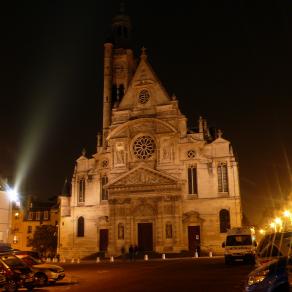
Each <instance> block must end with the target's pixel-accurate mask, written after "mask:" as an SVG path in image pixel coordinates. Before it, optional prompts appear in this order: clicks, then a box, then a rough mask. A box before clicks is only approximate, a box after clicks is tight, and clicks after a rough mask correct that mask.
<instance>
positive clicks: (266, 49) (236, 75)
mask: <svg viewBox="0 0 292 292" xmlns="http://www.w3.org/2000/svg"><path fill="white" fill-rule="evenodd" d="M5 2H9V3H6V4H3V3H1V14H2V16H1V18H0V19H1V20H0V22H1V48H0V50H1V51H0V52H1V54H0V58H1V61H0V68H1V69H0V71H1V84H0V97H1V115H0V130H1V143H0V151H1V152H0V153H1V155H0V173H1V174H2V175H3V176H7V177H9V178H10V180H11V181H12V182H13V181H17V180H19V178H20V177H21V179H20V180H21V187H20V188H21V191H22V193H23V194H35V195H37V196H38V197H39V198H41V199H43V200H45V199H46V198H50V197H53V196H55V195H58V194H60V192H61V190H62V187H63V183H64V180H65V179H66V178H68V179H70V178H71V175H72V172H73V169H74V163H75V160H76V159H77V158H78V157H79V156H80V154H81V151H82V149H83V148H86V150H87V156H88V157H90V156H91V155H92V154H94V152H95V147H96V135H97V132H98V131H99V130H100V129H101V120H102V115H101V114H102V112H101V108H102V103H101V101H102V81H103V80H102V72H103V67H102V65H103V42H104V40H105V39H106V36H107V32H108V31H109V28H110V23H111V18H112V17H113V16H114V15H115V14H116V12H117V11H118V9H119V1H110V0H107V1H103V0H102V1H101V0H95V1H94V0H87V1H73V0H71V1H69V0H68V1H61V0H59V1H53V0H50V1H45V0H42V1H5ZM289 2H290V3H289ZM291 3H292V2H291V1H281V0H278V1H244V0H238V1H234V0H230V1H220V0H218V1H207V0H201V1H199V0H197V1H189V0H188V1H184V0H183V1H176V2H174V3H172V2H166V1H151V0H147V1H144V0H139V1H126V11H127V13H128V14H129V15H130V17H131V19H132V24H133V29H134V35H133V46H134V49H135V52H136V54H137V55H139V51H140V48H141V47H142V46H145V47H146V48H147V51H148V59H149V62H150V63H151V64H152V66H153V68H154V70H155V72H156V73H157V75H158V77H159V78H160V80H161V81H162V83H163V85H164V86H165V88H166V90H167V91H168V92H169V94H172V93H175V94H176V96H177V98H178V100H179V102H180V107H181V110H182V112H183V113H184V114H185V115H186V116H187V117H188V121H189V126H190V127H194V126H196V123H197V120H198V117H199V115H202V116H203V117H205V118H207V120H208V123H209V125H210V126H214V127H218V128H221V129H222V131H223V137H224V138H225V139H228V140H230V141H231V142H232V145H233V148H234V150H235V152H236V155H237V157H238V161H239V171H240V185H241V194H242V198H243V208H244V212H245V214H246V215H247V216H248V219H249V220H250V221H251V222H252V223H257V222H258V220H259V219H260V217H261V213H262V211H263V209H264V208H265V207H269V206H271V207H272V206H273V204H274V203H275V202H276V201H277V200H278V199H281V198H283V197H285V195H287V194H288V193H289V191H290V190H291V173H289V172H290V165H291V162H292V134H291V129H290V128H291V125H292V115H291V110H292V101H291V98H292V86H291V84H292V78H291V77H292V76H291V75H292V74H291V70H292V69H291V68H292V57H291V56H292V29H291V27H292V25H291V17H290V19H289V18H288V15H289V13H291V11H292V4H291ZM289 11H290V12H289Z"/></svg>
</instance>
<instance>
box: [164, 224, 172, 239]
mask: <svg viewBox="0 0 292 292" xmlns="http://www.w3.org/2000/svg"><path fill="white" fill-rule="evenodd" d="M165 237H166V238H168V239H169V238H172V224H171V223H166V225H165Z"/></svg>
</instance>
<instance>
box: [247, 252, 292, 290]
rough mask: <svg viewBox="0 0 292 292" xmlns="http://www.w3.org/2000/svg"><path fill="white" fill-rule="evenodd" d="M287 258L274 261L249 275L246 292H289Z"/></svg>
mask: <svg viewBox="0 0 292 292" xmlns="http://www.w3.org/2000/svg"><path fill="white" fill-rule="evenodd" d="M287 261H288V259H287V258H286V257H282V258H278V259H273V260H271V261H269V262H268V263H265V264H263V265H261V266H260V267H258V268H256V269H255V270H253V271H252V272H251V273H250V274H249V275H248V280H247V283H246V285H245V290H244V291H246V292H276V291H279V292H280V291H281V292H286V291H287V292H288V291H289V275H288V269H287Z"/></svg>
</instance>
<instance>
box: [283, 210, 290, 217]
mask: <svg viewBox="0 0 292 292" xmlns="http://www.w3.org/2000/svg"><path fill="white" fill-rule="evenodd" d="M283 215H284V217H287V218H290V217H291V215H292V214H291V212H290V211H289V210H285V211H284V212H283Z"/></svg>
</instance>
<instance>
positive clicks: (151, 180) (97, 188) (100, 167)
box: [59, 12, 242, 258]
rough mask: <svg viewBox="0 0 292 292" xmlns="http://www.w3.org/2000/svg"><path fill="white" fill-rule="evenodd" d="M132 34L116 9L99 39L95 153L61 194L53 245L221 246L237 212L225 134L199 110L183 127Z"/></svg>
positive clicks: (114, 249)
mask: <svg viewBox="0 0 292 292" xmlns="http://www.w3.org/2000/svg"><path fill="white" fill-rule="evenodd" d="M130 39H131V23H130V19H129V17H128V16H127V15H125V14H124V13H123V12H121V13H120V14H119V15H117V16H116V17H114V19H113V22H112V35H111V38H110V39H109V40H108V41H107V42H106V43H105V44H104V76H103V78H104V87H103V133H102V135H101V134H98V138H97V149H96V153H94V154H93V155H92V156H91V157H87V156H86V153H85V151H84V152H83V153H82V155H81V156H80V157H79V158H78V159H77V160H76V166H75V169H74V174H73V178H72V189H71V195H70V196H69V195H62V196H60V245H59V253H60V255H61V256H62V257H65V258H66V257H67V258H71V257H84V256H88V255H91V254H95V253H97V252H105V253H106V254H107V255H119V254H120V253H121V250H122V249H123V248H125V249H126V250H127V249H128V247H129V246H130V245H131V244H136V245H138V247H139V249H140V250H143V251H155V252H161V253H162V252H163V253H164V252H181V251H186V250H190V251H195V250H201V251H204V250H205V251H208V250H209V249H212V250H213V251H214V252H218V253H220V252H222V251H223V250H222V248H221V244H222V242H223V241H224V238H225V235H226V231H227V229H228V228H230V227H234V226H241V219H242V211H241V199H240V190H239V179H238V163H237V161H236V158H235V156H234V153H233V150H232V146H231V143H230V142H229V141H228V140H226V139H224V138H223V137H222V132H221V131H220V130H215V131H214V129H210V128H209V127H208V125H207V121H206V119H204V118H202V117H198V123H197V128H196V129H192V130H190V129H189V128H188V125H187V117H186V116H184V114H183V113H182V112H181V110H180V107H179V102H178V99H177V98H176V96H174V95H172V96H171V95H169V94H168V93H167V90H166V89H165V88H164V86H163V84H162V83H161V82H160V80H159V78H158V76H157V75H156V73H155V71H154V69H153V68H152V66H151V65H150V63H149V61H148V56H147V53H146V50H145V49H144V48H143V49H142V51H141V55H140V58H139V59H136V58H135V55H134V52H133V50H132V48H131V45H130ZM174 58H175V56H174ZM157 65H158V66H159V64H157ZM173 74H175V73H173ZM177 77H178V78H181V76H177ZM190 106H191V102H190Z"/></svg>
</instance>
